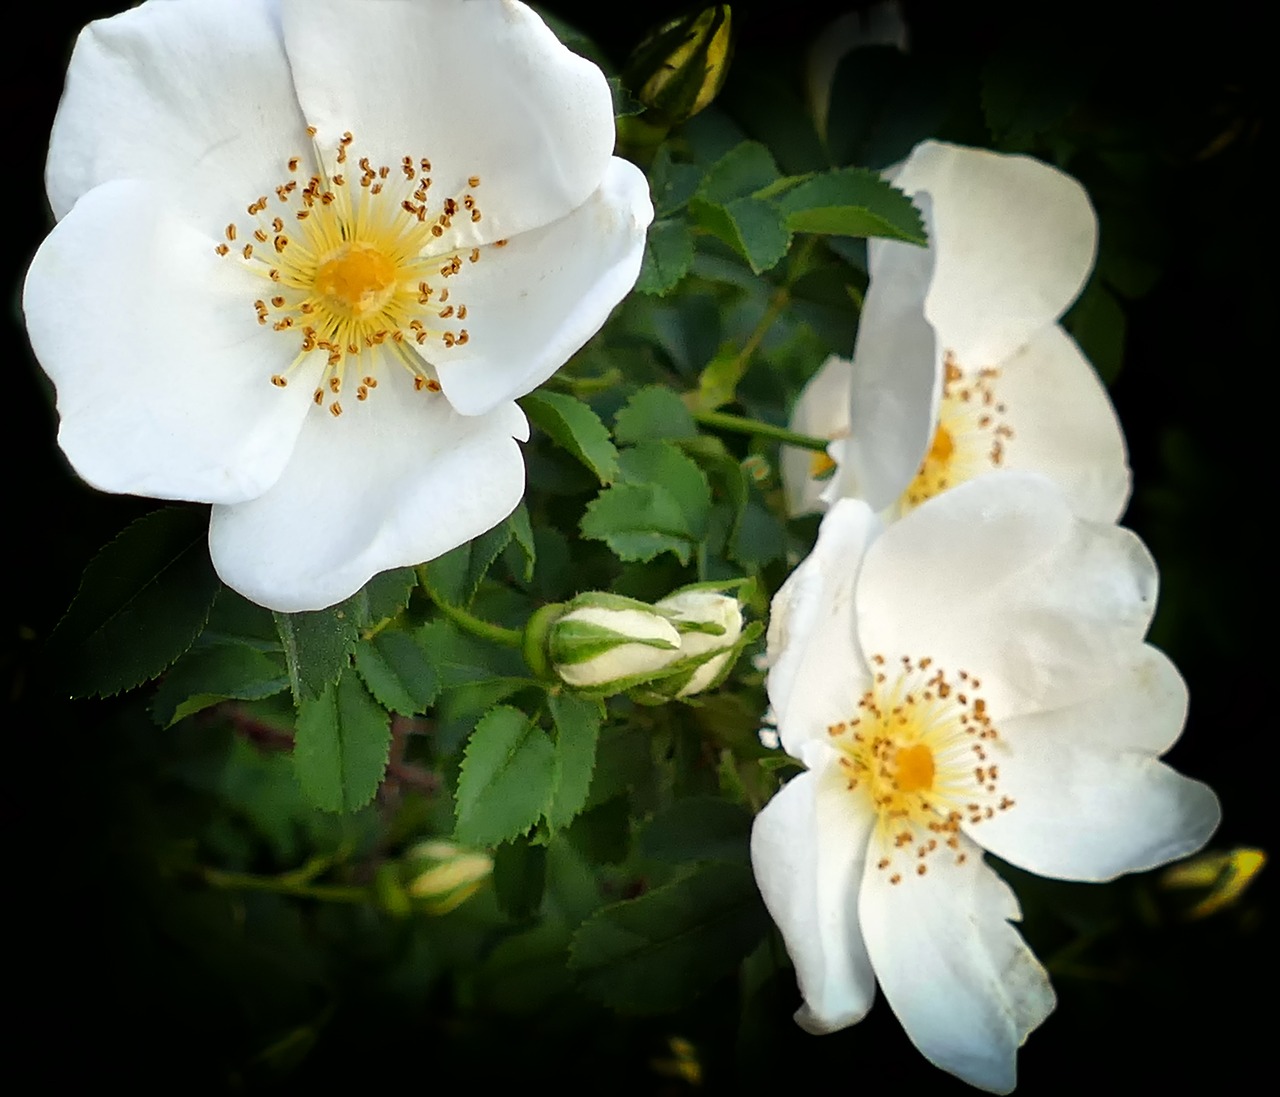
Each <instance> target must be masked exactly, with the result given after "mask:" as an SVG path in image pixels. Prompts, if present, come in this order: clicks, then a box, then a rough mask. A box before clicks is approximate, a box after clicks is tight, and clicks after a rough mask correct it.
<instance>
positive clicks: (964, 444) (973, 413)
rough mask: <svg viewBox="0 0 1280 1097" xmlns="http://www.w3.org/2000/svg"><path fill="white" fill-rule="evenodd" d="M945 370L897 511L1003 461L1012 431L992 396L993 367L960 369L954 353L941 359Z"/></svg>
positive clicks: (997, 374)
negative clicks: (929, 428)
mask: <svg viewBox="0 0 1280 1097" xmlns="http://www.w3.org/2000/svg"><path fill="white" fill-rule="evenodd" d="M943 369H944V370H945V371H946V372H945V375H944V378H943V384H942V401H941V403H940V405H939V407H938V425H937V428H936V429H935V430H934V434H933V440H932V441H931V442H930V444H929V450H928V452H927V453H926V454H925V456H924V460H923V461H922V462H921V463H920V468H919V470H918V471H917V472H916V475H915V478H914V479H913V480H912V481H911V483H910V484H909V485H907V489H906V491H904V492H903V493H902V498H901V499H900V500H899V501H898V510H899V513H901V514H905V513H906V512H907V511H909V510H912V509H914V508H915V507H918V506H919V505H920V504H921V503H923V502H925V500H927V499H932V498H933V497H934V496H935V495H938V494H940V493H942V492H944V491H946V490H947V489H948V488H953V487H955V486H956V485H957V484H962V483H964V482H965V481H966V480H970V479H972V478H973V477H975V476H978V475H980V474H981V473H984V472H989V471H990V470H992V469H994V468H999V467H1000V466H1001V465H1002V464H1003V463H1004V457H1005V450H1006V447H1007V446H1008V443H1009V441H1010V439H1012V438H1013V428H1012V427H1011V426H1009V424H1008V423H1006V422H1005V419H1004V416H1005V406H1004V404H1002V403H1001V402H1000V400H999V398H998V397H997V396H996V382H997V381H998V380H999V377H1000V371H999V370H998V369H990V368H987V369H979V370H976V371H975V370H970V371H967V372H966V371H965V370H964V369H963V368H962V367H961V366H960V365H959V364H958V363H957V362H956V358H955V355H954V354H953V353H952V352H951V351H947V353H946V355H945V356H944V357H943Z"/></svg>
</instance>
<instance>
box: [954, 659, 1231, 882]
mask: <svg viewBox="0 0 1280 1097" xmlns="http://www.w3.org/2000/svg"><path fill="white" fill-rule="evenodd" d="M1186 711H1187V708H1186V687H1185V686H1184V685H1183V683H1182V679H1181V677H1180V676H1179V675H1178V672H1177V670H1175V669H1174V666H1173V664H1172V663H1170V662H1169V660H1168V659H1167V658H1165V656H1164V655H1163V654H1161V653H1160V652H1159V651H1157V650H1156V649H1155V648H1152V647H1146V646H1144V647H1143V648H1142V649H1141V651H1140V653H1139V655H1138V658H1137V659H1135V660H1134V662H1133V663H1132V664H1131V665H1130V666H1128V667H1126V668H1124V669H1123V671H1122V672H1120V673H1118V674H1117V675H1116V676H1115V677H1114V679H1113V680H1112V681H1111V683H1110V685H1109V688H1107V689H1106V690H1105V691H1102V692H1100V694H1099V696H1096V697H1094V698H1092V699H1090V700H1089V701H1086V702H1084V703H1081V704H1078V705H1073V706H1071V707H1070V708H1065V709H1057V710H1054V711H1052V712H1041V713H1035V714H1032V715H1029V716H1023V717H1019V718H1017V719H1013V720H1009V721H1006V722H1005V723H1003V724H1002V725H1001V726H1000V739H999V740H998V741H997V742H996V743H994V744H993V745H992V748H993V751H994V753H993V759H994V760H997V761H998V762H999V767H1000V791H1001V792H1002V793H1004V794H1007V795H1008V796H1010V797H1011V798H1012V799H1013V801H1014V805H1013V807H1012V808H1010V809H1009V810H1008V811H1004V812H1000V813H998V814H997V815H996V816H995V817H994V818H992V819H988V820H985V821H983V822H982V823H980V824H978V825H977V826H974V827H973V828H972V830H971V833H972V836H973V838H974V839H975V840H976V841H979V842H981V843H982V845H984V846H985V847H986V848H987V849H989V850H991V851H992V852H993V853H995V854H997V855H998V856H1000V857H1002V858H1004V859H1005V860H1006V861H1009V862H1011V863H1013V864H1016V865H1019V866H1021V867H1022V868H1025V869H1028V870H1029V871H1031V872H1035V873H1039V874H1040V875H1042V876H1054V877H1059V878H1061V879H1067V880H1110V879H1112V878H1113V877H1115V876H1118V875H1119V874H1120V873H1122V872H1137V871H1141V870H1143V869H1148V868H1152V867H1154V866H1156V865H1161V864H1164V863H1165V862H1166V861H1171V860H1173V859H1174V858H1177V857H1183V856H1185V855H1186V854H1188V853H1191V852H1192V851H1193V850H1196V849H1199V848H1200V847H1201V846H1202V845H1204V843H1205V842H1206V841H1207V840H1208V838H1209V836H1210V834H1212V833H1213V831H1214V829H1215V828H1216V827H1217V825H1218V820H1219V818H1220V809H1219V806H1218V800H1217V797H1216V796H1214V794H1213V792H1212V791H1211V790H1210V789H1209V788H1208V787H1206V786H1205V785H1202V784H1201V783H1200V782H1198V781H1192V780H1189V779H1187V778H1186V777H1183V776H1182V775H1180V774H1178V773H1175V772H1174V771H1173V770H1172V769H1170V768H1169V767H1168V766H1166V765H1165V764H1164V763H1162V762H1159V761H1157V760H1156V758H1155V755H1156V754H1157V753H1159V752H1161V751H1163V750H1165V749H1167V748H1168V747H1169V746H1170V745H1171V743H1172V742H1173V740H1175V739H1176V738H1177V737H1178V734H1179V732H1180V731H1181V730H1182V725H1183V721H1184V720H1185V718H1186Z"/></svg>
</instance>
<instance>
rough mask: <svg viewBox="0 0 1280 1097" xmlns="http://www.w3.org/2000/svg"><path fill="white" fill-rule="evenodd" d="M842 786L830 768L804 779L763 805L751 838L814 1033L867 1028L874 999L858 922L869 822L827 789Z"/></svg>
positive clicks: (802, 1015) (763, 890)
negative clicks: (865, 1022)
mask: <svg viewBox="0 0 1280 1097" xmlns="http://www.w3.org/2000/svg"><path fill="white" fill-rule="evenodd" d="M815 745H816V746H819V747H822V744H815ZM823 749H827V750H828V753H829V748H823ZM840 781H841V778H840V775H839V773H838V771H837V772H836V773H831V772H829V771H828V767H823V768H822V769H820V770H819V772H810V773H802V774H800V775H799V776H798V777H795V778H793V779H792V780H791V781H789V782H788V783H787V784H786V786H785V787H784V788H782V789H781V790H780V791H779V792H778V794H777V795H776V796H775V797H774V798H773V799H772V800H770V801H769V803H768V804H767V805H765V808H764V810H763V811H761V812H760V814H759V815H758V816H757V817H756V823H755V826H754V827H753V828H752V831H751V859H752V864H753V866H754V868H755V875H756V883H757V884H758V885H759V888H760V894H761V895H762V896H763V897H764V901H765V905H766V906H767V907H768V908H769V913H770V915H771V916H772V917H773V920H774V922H776V923H777V925H778V928H779V929H781V930H782V935H783V938H784V940H785V941H786V944H787V951H788V952H789V953H790V955H791V961H792V963H793V964H795V968H796V978H797V980H798V981H799V984H800V989H801V992H802V993H803V995H804V1005H803V1006H801V1008H800V1011H799V1012H798V1013H797V1014H796V1020H797V1021H798V1022H799V1023H800V1024H801V1025H802V1026H803V1027H804V1028H805V1029H806V1030H807V1031H809V1032H815V1033H819V1032H834V1031H835V1030H837V1029H840V1028H845V1027H846V1026H848V1025H852V1024H854V1023H855V1022H857V1021H860V1020H862V1018H863V1017H864V1016H865V1015H866V1012H867V1010H869V1009H870V1008H871V1003H872V1001H873V1000H874V998H875V986H876V984H875V976H874V975H873V973H872V970H871V961H870V959H869V958H868V956H867V951H866V948H865V946H864V945H863V939H862V933H861V929H860V926H859V922H858V889H859V887H860V886H861V882H862V876H863V868H864V863H865V860H866V849H867V841H868V838H869V835H870V823H871V818H870V816H869V815H867V814H866V813H862V812H859V811H857V810H855V805H854V803H853V801H852V799H851V798H849V797H847V796H841V795H839V789H838V788H836V789H832V788H829V787H825V786H829V785H830V784H831V783H832V782H835V783H836V784H837V785H838V784H839V783H840ZM833 793H834V795H833Z"/></svg>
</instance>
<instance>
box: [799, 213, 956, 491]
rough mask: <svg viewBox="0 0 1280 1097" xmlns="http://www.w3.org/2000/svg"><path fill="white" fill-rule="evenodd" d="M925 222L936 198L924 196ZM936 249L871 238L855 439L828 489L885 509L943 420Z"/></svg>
mask: <svg viewBox="0 0 1280 1097" xmlns="http://www.w3.org/2000/svg"><path fill="white" fill-rule="evenodd" d="M921 205H922V207H923V210H924V213H925V217H926V221H929V222H931V218H930V202H929V199H928V198H927V197H925V198H922V200H921ZM936 261H937V248H936V247H930V248H917V247H911V246H909V245H906V244H894V243H890V242H873V243H872V244H871V246H870V263H869V266H870V268H871V283H870V285H869V286H868V287H867V295H866V299H865V301H864V304H863V310H862V318H861V320H860V322H859V325H858V342H857V345H856V346H855V347H854V352H853V362H854V367H853V383H852V386H851V390H850V404H849V439H848V441H847V442H846V443H845V445H844V448H843V452H842V455H841V458H840V468H839V470H838V471H837V473H836V478H835V479H834V480H833V481H832V483H831V484H830V485H829V487H828V490H827V492H826V493H825V495H824V498H826V499H827V500H828V501H830V500H832V499H837V498H855V499H865V500H866V501H867V502H868V503H869V504H871V507H872V509H873V510H876V511H881V510H884V509H885V508H886V507H888V506H889V505H890V504H892V503H893V502H895V501H896V500H897V498H898V496H899V495H901V494H902V491H903V489H904V488H905V487H906V486H907V484H908V483H909V482H910V481H911V477H912V476H914V475H915V471H916V469H917V468H918V467H919V466H920V459H921V457H923V456H924V453H925V451H926V450H927V449H928V448H929V440H930V439H931V438H932V437H933V431H934V427H935V426H936V425H937V416H938V399H939V395H940V393H941V391H942V375H941V370H940V368H939V361H940V357H939V356H940V352H941V348H940V347H939V343H938V336H937V333H936V332H935V329H934V326H933V325H931V324H930V323H929V322H928V320H926V318H925V300H926V295H927V294H928V293H929V292H931V290H930V286H931V284H932V279H933V273H934V266H935V263H936Z"/></svg>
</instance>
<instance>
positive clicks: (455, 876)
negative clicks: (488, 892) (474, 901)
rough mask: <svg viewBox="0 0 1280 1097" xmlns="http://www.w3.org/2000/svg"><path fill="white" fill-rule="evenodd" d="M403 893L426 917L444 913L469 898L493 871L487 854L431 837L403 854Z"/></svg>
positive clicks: (491, 861) (490, 859)
mask: <svg viewBox="0 0 1280 1097" xmlns="http://www.w3.org/2000/svg"><path fill="white" fill-rule="evenodd" d="M404 864H405V876H406V883H405V892H406V893H407V894H408V896H409V898H410V900H411V901H412V902H413V904H414V906H416V907H418V908H420V909H422V910H425V911H426V912H427V913H428V914H448V913H449V911H451V910H456V909H457V908H458V907H460V906H462V904H463V903H465V902H466V901H467V900H468V899H470V898H471V896H473V895H474V894H475V893H476V892H477V891H479V890H480V887H481V885H482V884H483V883H484V882H485V880H487V879H488V878H489V874H490V873H492V872H493V858H492V857H490V856H489V855H488V854H487V853H478V852H476V851H475V850H469V849H464V848H463V847H462V846H458V845H455V844H454V843H453V842H446V841H444V840H443V839H439V838H431V839H428V840H427V841H425V842H420V843H419V844H418V845H416V846H414V847H413V848H412V849H410V850H409V851H408V853H407V854H406V855H405V860H404Z"/></svg>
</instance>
